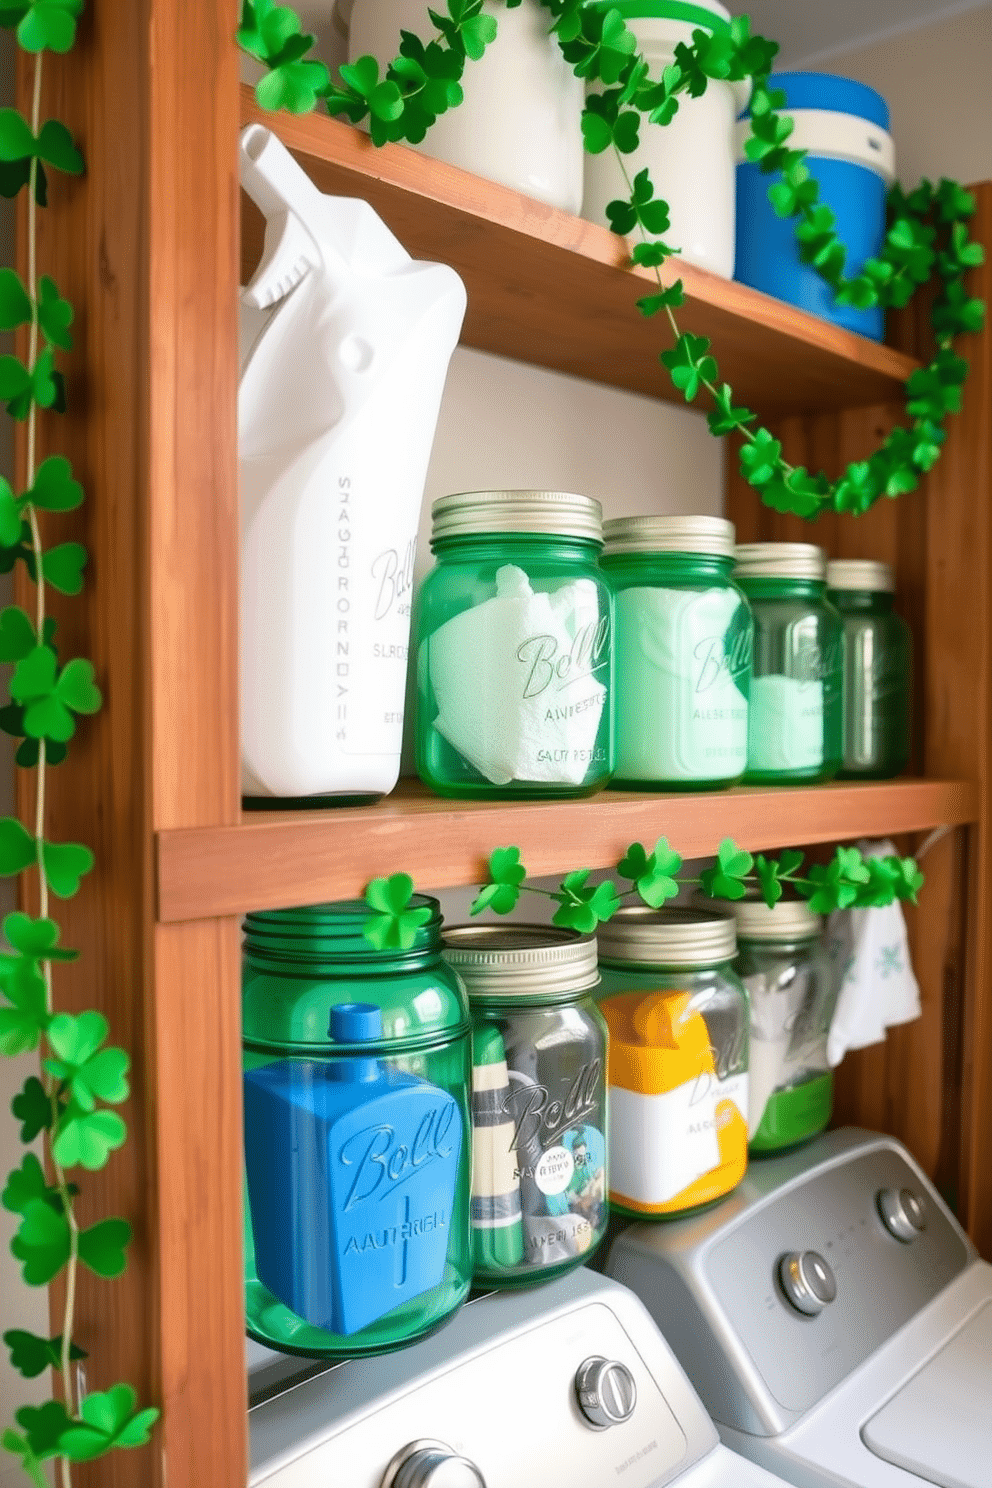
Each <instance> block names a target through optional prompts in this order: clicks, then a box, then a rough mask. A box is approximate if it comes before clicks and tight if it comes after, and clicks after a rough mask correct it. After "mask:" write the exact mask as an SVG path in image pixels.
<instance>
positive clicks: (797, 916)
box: [734, 899, 821, 940]
mask: <svg viewBox="0 0 992 1488" xmlns="http://www.w3.org/2000/svg"><path fill="white" fill-rule="evenodd" d="M734 917H735V919H736V920H737V935H738V938H739V939H740V940H809V939H811V938H812V937H813V936H814V935H819V933H820V924H821V920H820V916H819V915H818V914H814V913H813V911H812V910H811V909H810V907H809V905H808V904H807V903H806V902H805V900H803V899H780V900H779V901H778V903H777V904H776V905H775V907H774V908H773V909H769V908H768V905H767V904H766V903H765V901H764V900H763V899H742V900H740V901H739V902H738V903H737V904H735V905H734Z"/></svg>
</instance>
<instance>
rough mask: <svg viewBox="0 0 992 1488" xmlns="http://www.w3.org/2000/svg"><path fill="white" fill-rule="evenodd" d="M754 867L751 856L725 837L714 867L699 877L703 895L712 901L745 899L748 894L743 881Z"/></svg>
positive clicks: (705, 870)
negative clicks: (706, 895)
mask: <svg viewBox="0 0 992 1488" xmlns="http://www.w3.org/2000/svg"><path fill="white" fill-rule="evenodd" d="M753 867H754V859H753V858H752V856H751V854H750V853H749V852H744V851H743V850H742V849H741V848H739V847H738V846H737V844H736V843H735V842H734V840H733V838H732V837H725V838H724V839H723V841H722V842H721V843H720V846H719V848H718V849H717V855H716V864H715V865H714V867H712V868H704V869H703V871H702V873H701V874H700V875H699V882H700V885H701V886H702V890H703V893H704V894H708V895H709V896H710V898H711V899H743V898H744V895H745V894H746V893H747V887H746V885H745V884H744V882H743V880H744V878H745V876H746V875H747V874H748V873H750V872H751V869H752V868H753Z"/></svg>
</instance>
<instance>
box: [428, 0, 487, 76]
mask: <svg viewBox="0 0 992 1488" xmlns="http://www.w3.org/2000/svg"><path fill="white" fill-rule="evenodd" d="M447 4H448V14H447V15H441V14H440V13H439V12H438V11H434V10H429V11H428V12H427V14H428V15H429V16H430V18H431V20H432V21H433V22H434V25H435V26H436V28H437V30H438V31H439V32H440V33H441V35H442V36H444V37H445V39H446V40H447V42H448V44H449V46H451V47H454V48H455V49H456V50H459V51H463V52H464V53H465V54H466V56H468V57H471V58H472V60H473V61H475V62H477V61H478V60H479V58H480V57H481V56H482V55H483V53H484V52H485V50H486V47H487V46H489V44H490V43H491V42H493V41H495V40H496V29H497V28H496V21H495V20H494V18H493V17H492V16H490V15H485V14H483V11H482V0H447Z"/></svg>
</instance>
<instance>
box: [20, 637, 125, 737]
mask: <svg viewBox="0 0 992 1488" xmlns="http://www.w3.org/2000/svg"><path fill="white" fill-rule="evenodd" d="M10 695H11V697H12V698H13V699H14V701H15V702H17V703H23V704H24V729H25V732H26V733H28V734H30V735H31V736H32V738H35V739H54V740H55V741H56V742H57V743H62V744H64V743H65V742H66V741H67V740H68V739H71V738H72V736H73V734H74V733H75V732H76V724H75V720H74V718H73V716H72V715H73V713H95V712H96V711H97V710H98V708H99V707H100V705H101V703H102V701H103V698H102V696H101V694H100V689H99V688H98V687H97V686H96V685H95V683H94V681H93V664H92V662H89V661H84V660H82V659H81V658H77V659H76V660H75V661H69V662H66V664H65V666H64V667H62V668H61V670H60V669H59V666H58V662H57V660H56V657H55V655H54V653H53V652H52V650H51V648H50V647H48V646H35V648H34V650H33V651H29V652H28V654H27V656H25V657H23V658H22V659H21V660H20V661H19V662H18V663H17V666H16V667H15V668H14V675H13V677H12V678H11V681H10Z"/></svg>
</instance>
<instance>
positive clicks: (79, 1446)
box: [58, 1384, 159, 1462]
mask: <svg viewBox="0 0 992 1488" xmlns="http://www.w3.org/2000/svg"><path fill="white" fill-rule="evenodd" d="M136 1401H137V1395H136V1394H135V1392H134V1390H133V1389H132V1388H131V1386H130V1385H125V1384H120V1385H114V1386H113V1387H112V1388H111V1389H109V1390H105V1391H99V1390H94V1391H93V1392H92V1393H91V1394H89V1395H87V1396H86V1397H85V1398H84V1400H83V1402H82V1405H81V1407H80V1419H79V1420H78V1421H73V1422H71V1423H70V1424H69V1425H68V1426H66V1427H65V1428H64V1429H63V1430H62V1432H61V1433H60V1435H59V1438H58V1448H59V1451H60V1452H62V1453H63V1455H64V1456H66V1457H68V1458H69V1459H70V1461H72V1462H89V1461H92V1459H93V1458H94V1457H102V1456H103V1454H104V1453H105V1452H109V1451H112V1450H113V1449H115V1448H119V1447H143V1446H145V1445H147V1443H148V1441H149V1433H150V1431H151V1428H152V1426H153V1425H154V1424H155V1422H156V1421H157V1420H158V1418H159V1412H158V1411H157V1410H156V1409H154V1407H148V1408H146V1409H145V1410H136V1409H135V1404H136Z"/></svg>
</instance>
